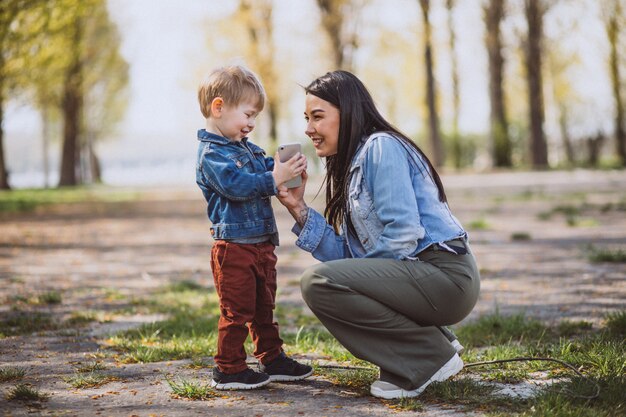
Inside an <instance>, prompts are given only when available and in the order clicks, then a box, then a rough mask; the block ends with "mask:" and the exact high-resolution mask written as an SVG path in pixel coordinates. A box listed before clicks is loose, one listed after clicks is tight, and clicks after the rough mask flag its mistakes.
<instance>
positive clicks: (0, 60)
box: [0, 0, 42, 190]
mask: <svg viewBox="0 0 626 417" xmlns="http://www.w3.org/2000/svg"><path fill="white" fill-rule="evenodd" d="M41 4H42V0H2V3H1V6H2V7H0V189H4V190H8V189H10V188H11V187H10V184H9V173H8V170H7V165H6V155H5V152H4V128H3V123H2V122H3V121H4V109H5V105H6V101H7V99H8V98H9V97H11V96H13V95H16V94H17V93H19V92H21V91H23V89H24V87H25V85H26V83H27V77H25V75H24V71H23V70H24V68H25V58H26V57H27V56H28V54H29V52H30V51H29V47H32V46H33V43H32V35H33V33H35V34H36V33H37V32H36V31H33V30H32V29H33V27H32V26H29V21H28V15H29V13H30V12H31V11H32V10H33V9H35V8H38V7H40V6H41Z"/></svg>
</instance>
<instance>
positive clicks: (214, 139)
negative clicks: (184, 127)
mask: <svg viewBox="0 0 626 417" xmlns="http://www.w3.org/2000/svg"><path fill="white" fill-rule="evenodd" d="M198 140H199V141H200V142H211V143H215V144H218V145H235V146H242V144H245V145H247V146H248V147H249V148H250V150H251V151H252V152H254V153H257V152H259V153H262V154H265V151H264V150H263V149H262V148H259V147H258V146H256V145H255V144H254V143H252V142H249V141H248V138H247V137H245V138H243V139H241V143H239V142H235V141H232V140H230V139H228V138H225V137H224V136H220V135H216V134H215V133H211V132H207V131H206V129H200V130H198Z"/></svg>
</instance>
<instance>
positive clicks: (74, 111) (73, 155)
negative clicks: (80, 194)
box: [59, 20, 83, 187]
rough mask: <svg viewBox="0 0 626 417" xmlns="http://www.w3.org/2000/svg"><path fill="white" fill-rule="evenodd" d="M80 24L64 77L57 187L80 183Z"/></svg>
mask: <svg viewBox="0 0 626 417" xmlns="http://www.w3.org/2000/svg"><path fill="white" fill-rule="evenodd" d="M80 37H81V28H80V22H79V21H78V20H77V22H76V27H75V36H74V42H73V43H74V44H73V47H74V50H73V51H71V53H72V55H73V60H74V62H73V63H72V65H71V66H70V67H69V69H68V72H67V74H66V77H65V86H64V92H63V104H62V110H63V149H62V152H61V172H60V176H59V186H60V187H62V186H72V185H78V184H79V183H80V177H79V173H80V141H79V137H80V130H81V113H82V105H83V97H82V63H81V58H80V50H79V48H80Z"/></svg>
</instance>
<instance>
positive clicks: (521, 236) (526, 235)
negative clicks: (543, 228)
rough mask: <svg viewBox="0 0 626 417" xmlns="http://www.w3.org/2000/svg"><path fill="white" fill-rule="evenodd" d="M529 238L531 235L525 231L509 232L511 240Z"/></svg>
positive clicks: (525, 239)
mask: <svg viewBox="0 0 626 417" xmlns="http://www.w3.org/2000/svg"><path fill="white" fill-rule="evenodd" d="M531 239H532V237H531V236H530V233H526V232H515V233H511V240H513V241H527V240H531Z"/></svg>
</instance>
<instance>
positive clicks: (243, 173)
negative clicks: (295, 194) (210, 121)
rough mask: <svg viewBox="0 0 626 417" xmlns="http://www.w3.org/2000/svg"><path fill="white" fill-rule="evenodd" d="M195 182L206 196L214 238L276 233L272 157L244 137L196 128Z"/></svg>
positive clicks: (246, 236)
mask: <svg viewBox="0 0 626 417" xmlns="http://www.w3.org/2000/svg"><path fill="white" fill-rule="evenodd" d="M198 140H199V141H200V144H199V146H198V162H197V164H196V183H197V184H198V186H199V187H200V189H201V190H202V194H204V198H205V199H206V201H207V203H208V206H207V215H208V216H209V220H211V223H212V225H211V236H213V238H214V239H241V238H248V237H254V236H263V235H271V234H274V233H277V228H276V221H275V219H274V212H273V210H272V203H271V197H272V196H273V195H275V194H276V192H277V189H276V186H275V184H274V177H272V170H273V169H274V159H272V158H267V157H266V156H265V151H264V150H263V149H261V148H260V147H258V146H256V145H255V144H253V143H252V142H249V141H248V138H244V139H242V140H241V142H236V141H231V140H229V139H227V138H225V137H223V136H219V135H215V134H213V133H209V132H207V131H206V130H205V129H200V130H199V131H198Z"/></svg>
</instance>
